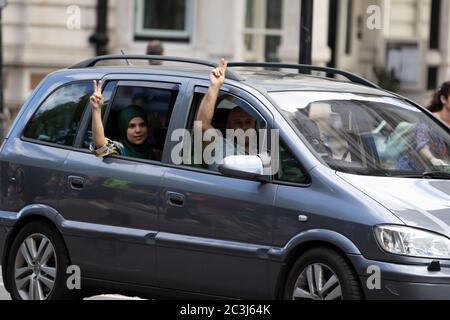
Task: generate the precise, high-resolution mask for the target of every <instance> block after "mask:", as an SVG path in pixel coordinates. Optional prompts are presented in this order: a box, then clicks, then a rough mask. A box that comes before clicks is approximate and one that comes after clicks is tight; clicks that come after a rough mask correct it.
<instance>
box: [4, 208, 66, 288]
mask: <svg viewBox="0 0 450 320" xmlns="http://www.w3.org/2000/svg"><path fill="white" fill-rule="evenodd" d="M36 221H41V222H45V223H47V224H49V225H51V226H52V227H54V228H55V229H56V230H57V231H58V233H59V234H60V235H61V238H62V239H63V245H64V247H65V249H66V252H67V253H69V251H68V250H67V245H66V242H65V240H64V237H63V236H62V233H61V226H62V223H63V218H62V216H61V215H60V214H59V212H58V211H57V210H56V209H54V208H52V207H50V206H47V205H41V204H35V205H30V206H27V207H25V208H23V209H22V210H21V211H20V212H19V213H18V214H17V220H16V222H15V223H14V225H13V226H12V228H11V230H10V232H8V236H7V238H6V241H5V245H4V248H5V250H4V251H3V257H2V261H1V262H2V264H1V265H2V274H3V284H4V285H5V289H6V290H7V291H8V292H10V290H11V287H10V284H9V281H8V277H7V276H6V274H7V265H8V263H7V259H8V256H9V253H10V248H11V246H12V242H13V241H14V239H15V238H16V236H17V234H18V233H19V231H20V230H21V229H22V228H23V227H24V226H25V225H28V224H29V223H32V222H36ZM69 261H70V254H69Z"/></svg>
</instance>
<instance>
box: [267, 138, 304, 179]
mask: <svg viewBox="0 0 450 320" xmlns="http://www.w3.org/2000/svg"><path fill="white" fill-rule="evenodd" d="M279 154H280V158H279V163H280V166H279V170H278V174H277V175H276V177H275V180H277V181H279V182H288V183H298V184H307V183H309V176H308V174H307V173H306V171H305V170H304V169H303V167H302V165H301V163H300V162H299V161H298V160H297V158H296V157H295V156H294V155H293V154H292V152H291V151H290V150H289V149H288V148H287V147H286V145H285V144H284V143H280V153H279Z"/></svg>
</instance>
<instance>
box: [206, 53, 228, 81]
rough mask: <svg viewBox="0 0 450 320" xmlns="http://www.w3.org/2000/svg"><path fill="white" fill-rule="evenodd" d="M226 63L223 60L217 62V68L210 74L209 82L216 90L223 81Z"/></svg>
mask: <svg viewBox="0 0 450 320" xmlns="http://www.w3.org/2000/svg"><path fill="white" fill-rule="evenodd" d="M227 67H228V62H227V61H226V60H225V59H221V60H220V62H219V67H217V68H215V69H214V70H213V71H212V72H211V76H210V80H211V85H212V86H213V87H216V88H220V87H221V86H222V84H223V82H224V81H225V74H226V71H227Z"/></svg>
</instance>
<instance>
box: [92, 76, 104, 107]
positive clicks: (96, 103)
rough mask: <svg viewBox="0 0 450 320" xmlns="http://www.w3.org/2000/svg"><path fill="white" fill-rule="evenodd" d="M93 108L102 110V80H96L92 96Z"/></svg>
mask: <svg viewBox="0 0 450 320" xmlns="http://www.w3.org/2000/svg"><path fill="white" fill-rule="evenodd" d="M90 100H91V104H92V108H93V109H94V110H102V107H103V103H104V99H103V95H102V80H99V81H98V82H97V80H94V93H93V94H92V96H91V98H90Z"/></svg>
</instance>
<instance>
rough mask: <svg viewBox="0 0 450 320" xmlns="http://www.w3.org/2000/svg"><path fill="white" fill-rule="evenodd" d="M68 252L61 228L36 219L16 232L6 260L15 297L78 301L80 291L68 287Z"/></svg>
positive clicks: (18, 298)
mask: <svg viewBox="0 0 450 320" xmlns="http://www.w3.org/2000/svg"><path fill="white" fill-rule="evenodd" d="M68 267H69V255H68V253H67V250H66V247H65V244H64V240H63V238H62V236H61V235H60V233H59V231H58V230H57V229H56V228H55V227H54V226H53V225H51V224H49V223H46V222H43V221H35V222H31V223H28V224H26V225H25V226H24V227H22V229H21V230H20V231H19V232H18V233H17V235H16V237H15V238H14V240H13V243H12V246H11V250H10V251H9V255H8V261H7V272H6V273H7V274H6V277H7V279H8V283H9V284H10V289H11V290H10V291H11V292H10V294H11V298H12V299H13V300H78V299H81V298H82V293H81V292H80V291H79V290H69V289H68V287H67V284H66V283H67V278H68V276H69V275H68V274H67V268H68Z"/></svg>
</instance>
